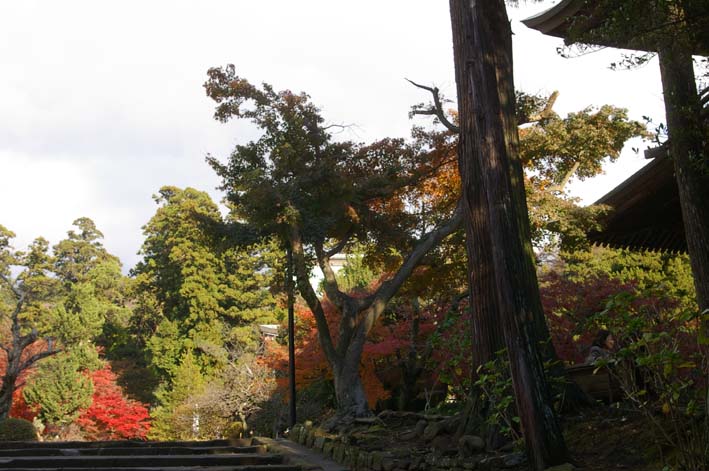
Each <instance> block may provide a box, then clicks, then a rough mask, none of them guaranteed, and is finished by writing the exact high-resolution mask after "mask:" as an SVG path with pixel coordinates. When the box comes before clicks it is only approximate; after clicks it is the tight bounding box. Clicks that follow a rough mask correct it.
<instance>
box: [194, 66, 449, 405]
mask: <svg viewBox="0 0 709 471" xmlns="http://www.w3.org/2000/svg"><path fill="white" fill-rule="evenodd" d="M208 75H209V79H208V81H207V82H206V83H205V88H206V90H207V94H208V95H209V96H210V97H211V98H212V99H213V100H215V101H216V103H217V108H216V112H215V118H216V119H218V120H221V121H228V120H229V119H231V118H238V119H247V120H250V121H251V122H253V123H254V124H255V125H256V126H257V127H258V128H259V129H260V130H261V131H262V135H261V137H260V138H259V139H257V140H256V141H252V142H249V143H247V144H243V145H241V144H240V145H237V146H236V148H235V150H234V152H233V153H232V154H231V156H230V157H229V160H228V162H227V163H225V164H223V163H220V162H219V161H217V160H216V159H214V158H211V157H210V158H209V159H208V160H209V162H210V164H211V165H212V166H213V168H214V169H215V170H216V172H217V173H218V174H219V175H220V176H221V177H222V181H223V189H224V190H225V191H226V192H227V198H228V200H229V202H230V204H231V210H232V218H233V220H234V221H241V222H242V225H241V226H239V227H240V229H242V232H246V233H248V230H251V231H253V232H256V233H263V234H269V235H274V236H277V237H279V238H280V240H282V241H283V242H284V243H285V244H286V245H287V246H288V247H289V248H290V250H292V252H293V256H294V263H295V272H296V278H297V283H298V290H299V292H300V295H301V296H302V297H303V299H304V300H305V302H306V303H307V305H308V307H309V308H310V310H311V311H312V312H313V314H314V316H315V319H316V322H317V328H318V337H319V341H320V345H321V347H322V349H323V351H324V353H325V356H326V358H327V360H328V363H329V364H330V366H331V368H332V370H333V378H334V384H335V392H336V398H337V404H338V415H337V417H336V419H339V418H342V417H345V416H365V415H369V414H370V411H369V408H368V405H367V399H366V397H365V393H364V389H363V387H362V382H361V379H360V377H359V364H360V360H361V355H362V349H363V346H364V343H365V339H366V336H367V334H368V332H369V331H370V329H371V328H372V327H373V325H374V324H375V322H376V321H377V320H378V319H379V318H380V317H381V315H382V313H383V312H384V310H385V308H386V305H387V303H388V302H389V300H390V299H391V298H392V297H393V296H394V295H395V294H396V293H397V291H398V290H399V288H400V287H401V286H402V284H403V283H404V281H406V279H407V278H408V277H409V276H410V275H411V273H412V272H413V270H414V268H415V267H416V266H417V265H419V263H420V262H421V261H422V260H423V258H424V256H425V255H426V254H427V253H428V252H429V251H430V250H431V249H432V248H433V247H435V246H436V245H437V243H438V242H439V241H440V240H441V239H443V238H445V237H446V236H448V235H449V234H451V233H452V232H453V231H454V230H455V229H456V228H457V227H458V224H459V222H460V217H459V214H460V213H459V211H455V204H456V201H455V199H453V201H452V202H451V203H452V204H449V206H448V207H447V211H446V212H445V214H444V213H443V211H442V212H441V213H438V214H437V216H438V218H437V220H435V222H434V221H431V222H434V224H431V225H430V226H422V225H421V224H420V223H421V219H420V218H418V217H417V215H416V213H414V212H412V211H410V210H409V209H410V208H409V206H408V205H407V202H408V201H407V196H408V195H407V193H406V191H405V189H406V188H408V187H409V186H411V185H414V184H415V183H417V182H419V181H421V180H423V179H425V178H426V177H430V176H431V175H432V174H435V173H436V172H437V170H438V169H439V168H440V167H441V166H442V165H443V163H444V162H446V161H450V155H449V154H447V153H441V152H436V151H435V150H434V149H433V148H432V147H431V146H430V141H428V140H427V139H426V138H425V137H423V136H420V135H418V136H417V135H415V136H414V137H415V139H414V140H413V141H412V142H405V141H403V140H396V139H384V140H381V141H379V142H376V143H373V144H371V145H357V144H354V143H351V142H334V141H333V139H332V138H331V135H330V133H329V131H328V129H329V128H328V127H327V126H325V125H324V124H323V121H324V120H323V118H322V116H321V115H320V111H319V110H318V109H317V108H316V107H315V106H314V105H313V104H312V103H311V102H310V100H309V97H308V96H307V95H305V94H294V93H292V92H290V91H288V90H285V91H281V92H277V91H275V90H274V89H273V88H272V87H271V86H270V85H268V84H263V85H262V86H261V87H257V86H255V85H253V84H251V83H250V82H249V81H248V80H246V79H243V78H241V77H239V76H237V75H236V72H235V68H234V66H231V65H230V66H227V67H226V68H213V69H210V70H209V72H208ZM356 240H359V241H363V242H364V241H368V240H376V241H377V243H378V244H379V248H380V249H381V250H382V251H383V252H384V253H387V251H388V250H389V249H390V248H392V249H395V250H394V251H393V252H391V253H392V255H393V256H392V257H389V259H388V260H387V262H389V266H391V267H392V270H391V273H392V274H391V276H389V277H388V279H387V280H386V281H384V282H383V283H381V284H380V286H379V287H378V288H377V289H376V290H374V291H373V292H372V293H371V294H369V295H368V296H366V297H361V296H360V297H355V296H352V295H349V294H347V293H346V292H344V291H343V290H342V289H341V287H340V285H339V282H338V280H337V277H336V276H335V274H334V271H333V270H332V266H331V264H330V257H331V256H332V255H334V254H336V253H339V252H341V251H342V250H343V249H345V248H346V247H347V246H348V244H350V243H353V242H355V241H356ZM314 263H317V264H318V266H319V267H320V269H321V270H322V272H323V273H324V282H323V288H324V291H325V294H326V296H327V298H328V299H329V300H330V301H331V302H332V303H333V305H334V306H335V307H336V309H337V310H338V311H339V313H340V315H341V319H340V320H339V322H337V324H336V325H333V326H332V329H333V330H336V331H337V332H338V335H337V340H335V338H334V335H333V333H332V332H331V327H330V326H328V321H327V319H326V317H325V312H324V309H323V305H322V300H321V299H320V298H319V297H318V295H317V293H316V292H315V290H314V289H313V287H312V286H311V285H310V281H309V278H310V271H311V268H312V266H313V264H314Z"/></svg>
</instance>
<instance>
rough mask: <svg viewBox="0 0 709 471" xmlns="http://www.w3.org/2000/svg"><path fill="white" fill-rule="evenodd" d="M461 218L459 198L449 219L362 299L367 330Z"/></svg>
mask: <svg viewBox="0 0 709 471" xmlns="http://www.w3.org/2000/svg"><path fill="white" fill-rule="evenodd" d="M462 220H463V205H462V200H459V201H458V205H457V206H456V208H455V211H454V212H453V215H452V216H451V217H450V219H448V220H447V221H445V222H444V223H443V224H441V225H440V226H439V227H437V228H436V229H434V230H432V231H431V232H429V233H428V234H426V235H424V236H423V237H422V238H421V240H420V241H419V243H418V244H417V245H416V247H415V248H414V249H413V250H412V251H411V253H410V254H409V256H408V257H407V258H406V260H404V263H402V264H401V267H399V270H398V271H397V272H396V274H395V275H394V276H393V277H392V278H391V279H389V280H387V281H385V282H384V283H382V284H381V286H379V288H378V289H377V291H375V292H374V293H373V294H372V295H370V296H368V297H367V298H364V299H363V300H362V303H363V305H364V307H365V309H366V311H365V315H366V319H365V322H366V324H367V325H366V330H367V331H368V330H369V329H371V327H372V326H373V325H374V323H375V322H376V321H377V319H378V318H379V316H381V314H382V313H383V312H384V309H385V308H386V305H387V303H388V302H389V300H390V299H391V298H392V297H394V295H395V294H396V292H397V291H398V290H399V288H400V287H401V285H402V284H404V282H405V281H406V280H407V279H408V278H409V276H410V275H411V273H412V272H413V271H414V268H416V267H417V266H418V264H419V263H420V262H421V260H422V259H423V257H424V256H425V255H426V254H427V253H428V251H429V250H431V249H432V248H433V247H435V246H436V245H437V244H438V243H439V242H440V241H441V240H442V239H444V238H445V237H447V236H448V235H450V234H451V233H453V231H455V230H456V229H457V228H458V227H459V226H460V223H461V221H462Z"/></svg>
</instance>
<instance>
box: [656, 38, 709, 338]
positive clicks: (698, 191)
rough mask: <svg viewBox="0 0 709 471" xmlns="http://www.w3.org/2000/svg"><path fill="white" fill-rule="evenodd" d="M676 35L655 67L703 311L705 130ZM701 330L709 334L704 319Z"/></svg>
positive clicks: (707, 187) (707, 289)
mask: <svg viewBox="0 0 709 471" xmlns="http://www.w3.org/2000/svg"><path fill="white" fill-rule="evenodd" d="M677 39H678V40H677V42H675V43H672V44H667V45H665V46H664V47H660V52H659V58H660V73H661V76H662V88H663V90H664V93H665V113H666V115H667V128H668V131H669V146H670V155H671V156H672V158H673V159H674V169H675V177H676V178H677V187H678V188H679V197H680V205H681V207H682V219H683V221H684V232H685V235H686V238H687V250H688V252H689V259H690V262H691V266H692V274H693V275H694V286H695V288H696V290H697V304H699V308H700V310H702V311H703V310H706V309H709V155H707V147H709V145H708V144H707V140H709V136H708V134H709V131H708V130H707V126H706V124H704V123H703V122H702V119H701V104H700V100H699V94H698V93H697V85H696V82H695V79H694V69H693V63H692V55H691V54H690V52H689V51H690V49H689V48H688V47H686V46H684V45H683V42H682V40H681V38H677ZM703 335H704V336H705V337H706V338H709V321H705V322H704V324H703Z"/></svg>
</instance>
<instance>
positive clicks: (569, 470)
mask: <svg viewBox="0 0 709 471" xmlns="http://www.w3.org/2000/svg"><path fill="white" fill-rule="evenodd" d="M575 469H576V467H575V466H574V465H572V464H571V463H564V464H560V465H558V466H552V467H551V468H547V469H546V470H545V471H574V470H575Z"/></svg>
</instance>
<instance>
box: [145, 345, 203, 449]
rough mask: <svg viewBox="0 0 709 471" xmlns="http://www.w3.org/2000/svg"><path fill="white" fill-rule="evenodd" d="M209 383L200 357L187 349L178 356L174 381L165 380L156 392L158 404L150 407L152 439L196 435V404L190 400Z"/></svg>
mask: <svg viewBox="0 0 709 471" xmlns="http://www.w3.org/2000/svg"><path fill="white" fill-rule="evenodd" d="M206 384H207V380H206V378H205V376H204V375H203V374H202V373H201V368H200V365H199V363H198V362H197V359H196V358H195V356H194V355H193V354H192V351H190V350H188V351H187V352H185V353H184V354H183V355H182V356H181V357H180V358H179V360H178V365H177V367H176V368H175V370H174V375H173V378H172V381H171V382H170V383H163V384H162V385H161V387H160V388H159V389H158V391H157V392H156V396H157V399H158V402H159V405H158V406H157V407H155V408H154V409H153V410H152V411H151V417H152V419H153V421H152V426H151V428H150V433H149V437H150V438H151V439H153V440H185V439H190V438H192V439H194V438H197V437H196V433H197V431H196V430H194V429H193V421H194V420H195V417H194V414H196V406H195V404H190V403H189V401H187V400H188V399H189V398H190V397H192V396H196V395H199V394H201V393H202V392H203V391H204V387H205V385H206ZM185 409H186V410H185Z"/></svg>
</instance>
